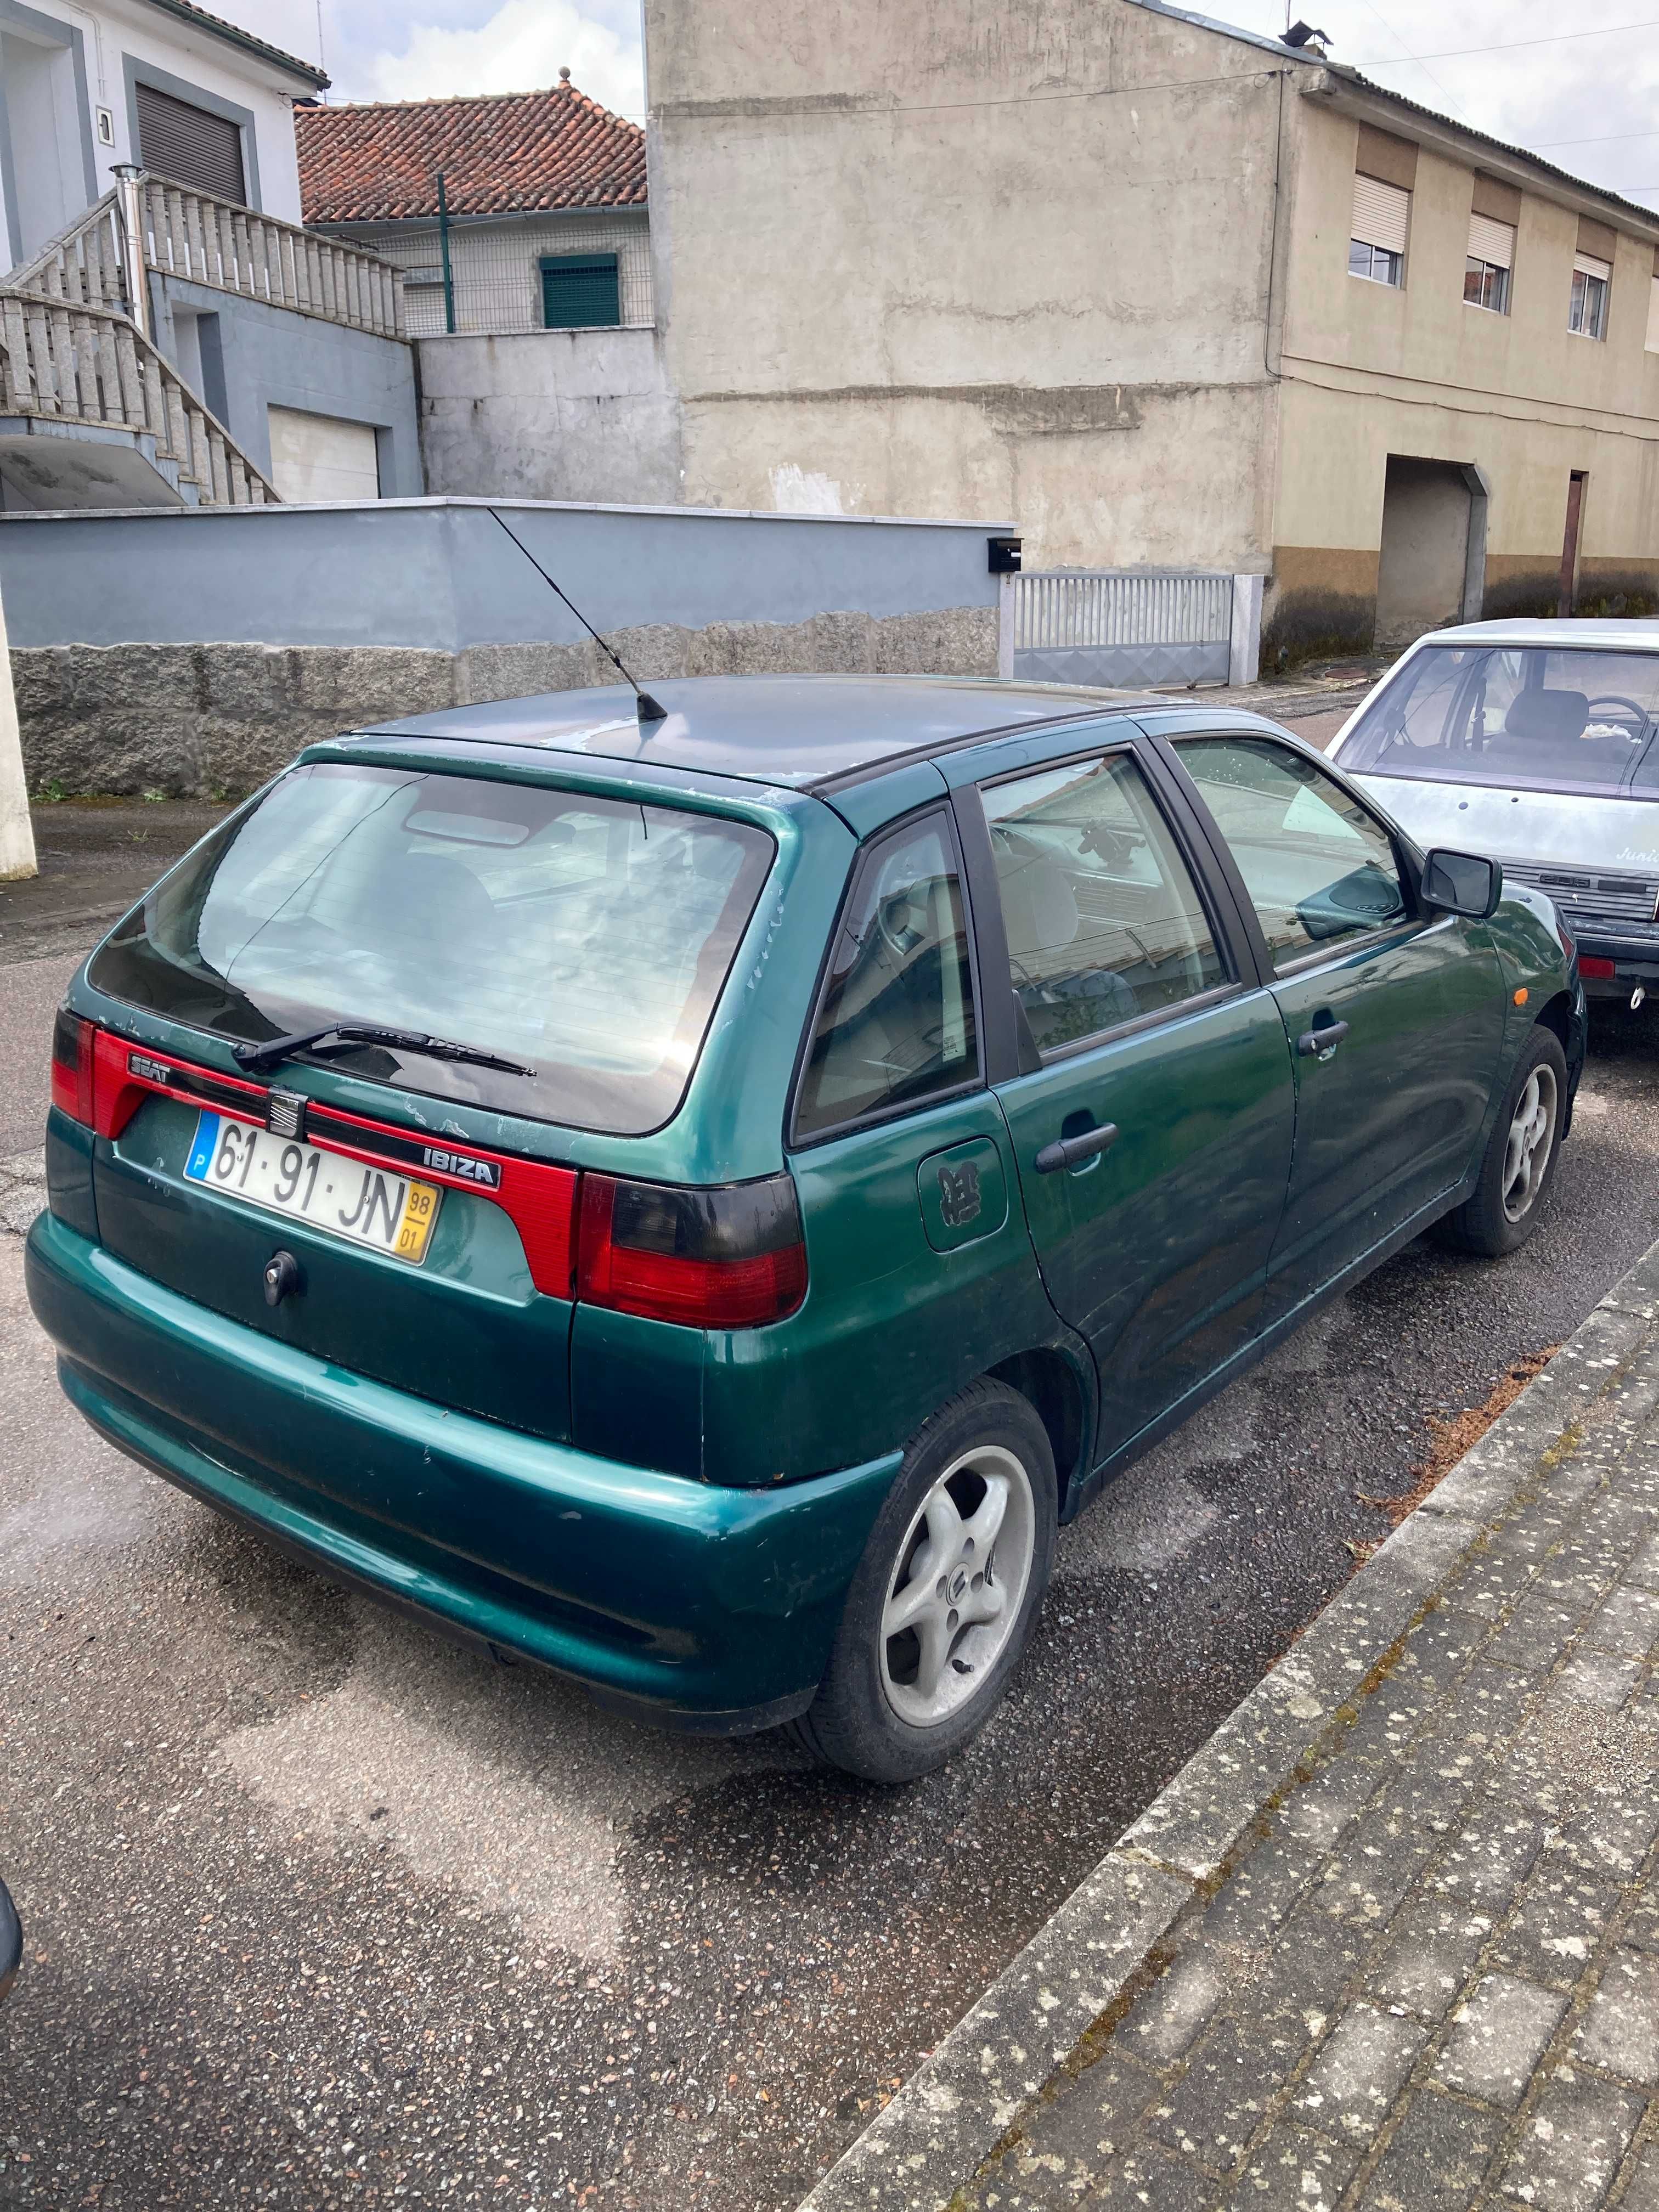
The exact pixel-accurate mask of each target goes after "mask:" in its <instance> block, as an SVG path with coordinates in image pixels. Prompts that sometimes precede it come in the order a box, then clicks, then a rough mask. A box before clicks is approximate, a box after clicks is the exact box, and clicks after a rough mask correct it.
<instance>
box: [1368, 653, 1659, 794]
mask: <svg viewBox="0 0 1659 2212" xmlns="http://www.w3.org/2000/svg"><path fill="white" fill-rule="evenodd" d="M1656 714H1659V653H1599V652H1593V651H1590V650H1589V649H1588V648H1586V647H1555V646H1551V647H1541V646H1540V647H1522V646H1492V645H1486V646H1476V645H1432V646H1425V647H1424V649H1423V651H1422V652H1421V653H1417V654H1415V655H1414V656H1413V659H1410V660H1409V661H1407V664H1406V665H1405V666H1404V667H1403V668H1402V669H1401V671H1400V673H1399V675H1398V676H1397V677H1396V678H1395V681H1394V682H1393V683H1392V684H1389V687H1388V689H1387V690H1385V691H1384V692H1383V694H1382V695H1381V696H1380V697H1379V698H1378V699H1377V700H1376V702H1375V703H1374V704H1373V705H1372V706H1371V707H1370V708H1369V710H1368V711H1367V713H1366V714H1365V715H1364V718H1363V720H1360V721H1359V722H1358V723H1356V725H1355V726H1354V728H1353V730H1352V733H1351V734H1350V736H1349V738H1348V739H1347V742H1346V744H1344V745H1343V747H1342V750H1341V753H1340V760H1341V763H1342V766H1343V767H1344V768H1345V769H1348V770H1350V771H1351V772H1357V773H1358V774H1360V775H1406V776H1417V777H1427V778H1430V779H1431V780H1433V779H1443V780H1446V781H1452V782H1455V783H1490V784H1498V785H1516V786H1521V787H1532V788H1535V789H1540V790H1544V791H1619V790H1622V789H1624V788H1626V787H1627V786H1630V785H1631V784H1632V781H1634V785H1635V787H1636V788H1637V789H1638V790H1640V791H1643V792H1644V793H1649V794H1656V793H1659V773H1656V771H1659V761H1655V762H1650V761H1649V760H1648V758H1647V755H1648V754H1649V752H1650V750H1652V745H1651V741H1652V738H1653V734H1654V727H1655V718H1656Z"/></svg>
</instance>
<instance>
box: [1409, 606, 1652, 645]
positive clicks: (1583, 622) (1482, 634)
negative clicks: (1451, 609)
mask: <svg viewBox="0 0 1659 2212" xmlns="http://www.w3.org/2000/svg"><path fill="white" fill-rule="evenodd" d="M1417 642H1418V644H1419V646H1425V645H1534V646H1538V645H1545V646H1553V647H1554V648H1555V649H1556V650H1557V651H1558V652H1561V653H1570V652H1572V651H1574V650H1575V649H1577V648H1582V647H1586V646H1588V647H1597V646H1622V647H1624V649H1625V650H1626V652H1627V653H1659V620H1653V619H1638V618H1637V617H1632V618H1631V619H1630V620H1629V621H1626V622H1612V621H1608V622H1601V621H1599V620H1595V619H1593V618H1591V617H1588V616H1582V615H1577V616H1573V617H1570V618H1569V619H1567V620H1565V621H1562V620H1555V621H1551V620H1549V619H1547V618H1546V619H1542V620H1541V619H1540V618H1539V617H1536V616H1534V617H1530V618H1528V619H1526V620H1521V621H1516V622H1478V623H1456V624H1455V626H1454V627H1452V628H1451V629H1435V630H1431V631H1430V632H1429V633H1428V635H1427V636H1426V637H1420V638H1419V639H1418V641H1417Z"/></svg>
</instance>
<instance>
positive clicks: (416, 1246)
mask: <svg viewBox="0 0 1659 2212" xmlns="http://www.w3.org/2000/svg"><path fill="white" fill-rule="evenodd" d="M438 1196H439V1194H438V1192H437V1190H436V1189H435V1188H434V1186H433V1185H432V1184H431V1183H429V1182H412V1183H410V1186H409V1195H408V1197H407V1198H406V1199H405V1200H404V1218H403V1219H402V1220H401V1221H400V1222H399V1223H398V1234H397V1236H396V1237H395V1238H394V1239H393V1240H392V1250H393V1251H394V1252H395V1253H396V1254H397V1255H398V1258H399V1259H400V1260H412V1261H414V1263H415V1265H416V1267H419V1266H420V1264H421V1262H422V1260H424V1259H425V1257H426V1241H427V1239H428V1237H430V1236H431V1234H432V1225H433V1223H434V1222H435V1220H436V1219H437V1218H438Z"/></svg>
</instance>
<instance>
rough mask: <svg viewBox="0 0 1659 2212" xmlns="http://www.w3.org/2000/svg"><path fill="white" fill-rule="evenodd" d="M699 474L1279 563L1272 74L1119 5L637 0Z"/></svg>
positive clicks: (1120, 546) (668, 275)
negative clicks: (779, 6) (1271, 545)
mask: <svg viewBox="0 0 1659 2212" xmlns="http://www.w3.org/2000/svg"><path fill="white" fill-rule="evenodd" d="M645 12H646V26H647V59H648V67H649V81H650V87H651V96H652V115H653V120H652V124H651V135H650V148H649V150H650V163H651V223H652V238H653V250H654V253H655V260H656V269H657V285H656V290H657V313H658V321H659V326H660V327H661V329H662V331H663V337H664V353H665V369H666V376H667V382H668V386H669V387H670V389H671V390H672V391H673V392H675V393H676V394H677V395H678V403H679V407H680V410H681V438H682V465H683V468H684V496H685V497H687V498H688V499H692V500H714V501H720V502H722V503H730V504H732V505H743V506H757V507H760V506H771V507H780V508H791V507H815V508H816V509H817V510H818V511H820V512H837V511H839V512H843V513H868V512H883V511H885V512H906V513H951V512H956V513H961V512H963V511H964V510H966V511H970V512H971V511H974V510H975V509H991V510H994V509H1005V510H1007V511H1009V512H1012V513H1017V514H1018V518H1019V521H1020V526H1021V528H1022V530H1023V532H1024V537H1025V544H1026V558H1027V562H1028V565H1030V566H1035V567H1047V566H1051V565H1054V564H1057V563H1061V562H1065V563H1079V564H1082V565H1086V566H1091V567H1103V568H1121V567H1127V566H1139V565H1146V564H1164V563H1175V564H1182V563H1186V562H1192V561H1194V559H1196V558H1200V556H1201V559H1202V562H1203V565H1205V566H1206V567H1212V568H1224V569H1234V570H1248V569H1250V568H1258V569H1259V568H1265V567H1266V565H1267V530H1268V526H1269V520H1270V511H1269V503H1270V483H1271V457H1272V448H1273V389H1272V385H1271V382H1270V380H1269V377H1268V371H1267V364H1266V358H1265V349H1266V345H1267V319H1268V272H1269V262H1270V256H1271V241H1272V234H1273V199H1274V177H1275V165H1276V149H1277V137H1278V123H1279V98H1280V94H1279V76H1278V75H1277V74H1276V73H1275V72H1276V71H1282V70H1285V67H1286V66H1287V64H1286V61H1285V58H1284V57H1283V56H1282V55H1279V56H1275V55H1274V54H1273V53H1271V52H1267V50H1265V49H1264V48H1262V47H1261V46H1259V45H1255V46H1253V45H1249V44H1246V43H1243V42H1241V41H1239V40H1231V39H1226V38H1222V37H1218V36H1217V35H1216V34H1215V33H1212V32H1210V31H1207V30H1206V29H1204V28H1202V27H1200V26H1199V25H1197V24H1195V23H1194V22H1192V21H1188V20H1185V19H1182V18H1179V17H1176V16H1175V15H1166V14H1159V13H1157V12H1153V11H1152V10H1150V9H1144V8H1139V7H1135V6H1133V5H1128V4H1125V0H1033V4H1031V5H1030V6H1028V7H1026V8H1024V9H1020V10H1018V11H1017V12H1016V13H1014V14H1012V15H1011V14H1010V13H1009V11H1007V10H1006V9H1002V8H994V7H992V6H990V5H988V4H981V3H980V0H975V4H969V5H964V4H963V0H912V4H910V5H908V6H906V7H903V8H893V9H882V8H878V7H875V6H873V5H872V4H870V0H824V4H823V5H821V6H818V7H816V8H814V9H810V10H808V11H807V12H806V14H805V15H804V16H801V15H790V16H788V18H787V21H786V19H785V18H784V17H783V16H781V15H779V14H778V13H777V12H776V11H775V10H767V9H755V8H754V7H753V6H752V5H750V4H749V3H748V0H646V11H645Z"/></svg>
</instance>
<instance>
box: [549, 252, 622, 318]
mask: <svg viewBox="0 0 1659 2212" xmlns="http://www.w3.org/2000/svg"><path fill="white" fill-rule="evenodd" d="M542 320H543V322H544V324H545V325H546V326H547V328H548V329H549V330H550V331H570V330H581V329H584V328H586V327H587V326H589V325H592V324H596V323H602V324H609V323H620V322H621V320H622V307H621V295H620V292H619V289H618V287H617V257H616V255H615V254H614V253H556V254H549V255H548V256H546V258H544V260H543V262H542Z"/></svg>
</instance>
